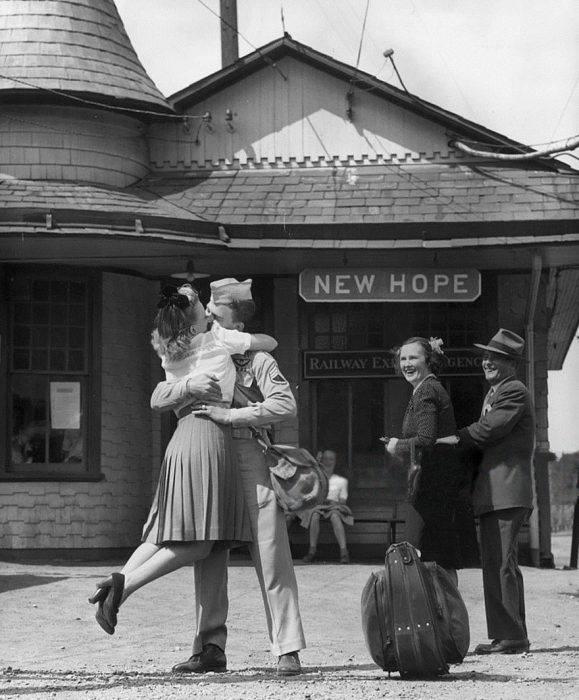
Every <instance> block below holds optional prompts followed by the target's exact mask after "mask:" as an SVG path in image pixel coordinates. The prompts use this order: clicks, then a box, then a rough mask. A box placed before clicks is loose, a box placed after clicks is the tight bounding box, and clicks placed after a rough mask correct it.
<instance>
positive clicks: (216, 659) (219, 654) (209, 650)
mask: <svg viewBox="0 0 579 700" xmlns="http://www.w3.org/2000/svg"><path fill="white" fill-rule="evenodd" d="M172 671H173V673H210V672H213V673H223V672H224V671H227V658H226V656H225V653H224V651H223V650H222V649H220V648H219V647H218V646H216V645H215V644H207V645H206V646H204V647H203V651H202V652H201V653H200V654H193V656H191V657H190V658H189V659H187V661H184V662H183V663H181V664H176V665H175V666H173V668H172Z"/></svg>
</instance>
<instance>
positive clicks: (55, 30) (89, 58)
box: [0, 0, 172, 112]
mask: <svg viewBox="0 0 579 700" xmlns="http://www.w3.org/2000/svg"><path fill="white" fill-rule="evenodd" d="M19 81H21V82H19ZM39 88H40V89H39ZM0 91H1V94H3V95H4V98H5V97H6V96H7V92H10V93H11V94H14V95H15V96H20V97H26V98H28V97H29V96H30V95H32V94H34V95H35V98H36V99H41V100H46V101H50V99H57V97H58V96H57V95H55V93H51V92H49V91H57V92H61V93H62V92H64V93H66V94H69V95H75V96H77V97H85V98H87V99H90V100H94V101H97V102H102V103H106V104H114V105H117V106H124V107H140V108H144V109H150V110H152V111H161V112H167V111H172V108H171V107H170V106H169V104H168V103H167V101H166V100H165V98H164V97H163V95H162V94H161V93H160V92H159V90H158V89H157V87H156V86H155V84H154V83H153V81H152V80H151V78H149V76H148V75H147V72H146V71H145V69H144V68H143V66H142V65H141V62H140V61H139V59H138V57H137V54H136V53H135V50H134V49H133V46H132V44H131V42H130V40H129V37H128V36H127V33H126V31H125V27H124V25H123V22H122V20H121V18H120V16H119V13H118V11H117V8H116V6H115V3H114V1H113V0H0Z"/></svg>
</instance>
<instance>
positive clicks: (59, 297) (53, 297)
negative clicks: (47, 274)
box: [50, 282, 68, 303]
mask: <svg viewBox="0 0 579 700" xmlns="http://www.w3.org/2000/svg"><path fill="white" fill-rule="evenodd" d="M67 300H68V282H52V283H51V285H50V301H52V302H53V303H56V302H59V301H60V302H66V301H67Z"/></svg>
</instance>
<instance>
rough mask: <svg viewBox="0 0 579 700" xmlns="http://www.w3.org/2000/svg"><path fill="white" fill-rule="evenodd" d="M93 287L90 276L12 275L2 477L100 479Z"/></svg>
mask: <svg viewBox="0 0 579 700" xmlns="http://www.w3.org/2000/svg"><path fill="white" fill-rule="evenodd" d="M93 288H94V278H93V277H92V276H91V275H90V274H85V275H83V276H82V277H81V276H75V275H71V274H67V273H63V274H59V275H53V274H50V273H42V272H38V273H25V274H20V273H15V274H13V275H12V276H11V277H10V279H9V282H8V318H7V326H8V328H7V330H8V349H7V399H8V401H7V404H8V405H7V406H6V408H7V409H8V410H7V411H6V414H7V430H6V434H7V435H8V436H9V441H8V443H9V444H8V445H7V446H6V449H5V468H4V473H3V477H4V478H23V479H47V478H49V479H55V478H56V479H71V478H72V479H74V478H77V479H79V478H82V479H84V478H91V476H92V478H100V476H99V473H98V472H99V465H98V461H99V460H98V454H97V455H96V459H95V455H94V454H93V450H92V449H91V447H92V445H94V444H98V443H97V438H98V432H97V430H96V420H95V419H96V415H95V413H96V412H97V410H98V404H97V403H96V402H95V401H92V403H90V402H89V397H91V399H94V398H95V397H94V393H93V392H92V386H93V384H94V375H95V371H94V365H93V363H94V361H95V358H94V357H93V352H92V349H93V346H94V335H95V334H94V332H93V317H94V314H93V305H92V292H93Z"/></svg>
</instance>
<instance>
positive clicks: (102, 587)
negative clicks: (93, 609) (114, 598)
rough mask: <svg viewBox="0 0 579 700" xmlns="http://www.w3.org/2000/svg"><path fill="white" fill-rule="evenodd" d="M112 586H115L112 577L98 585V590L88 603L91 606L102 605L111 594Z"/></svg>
mask: <svg viewBox="0 0 579 700" xmlns="http://www.w3.org/2000/svg"><path fill="white" fill-rule="evenodd" d="M112 585H113V579H112V578H111V577H110V576H108V577H107V578H105V579H104V580H103V581H101V582H100V583H97V589H96V591H95V592H94V593H93V594H92V595H91V596H90V598H89V599H88V602H89V603H90V604H91V605H94V604H95V603H100V602H102V601H104V600H105V598H106V597H107V595H108V594H109V591H110V589H111V586H112Z"/></svg>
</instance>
